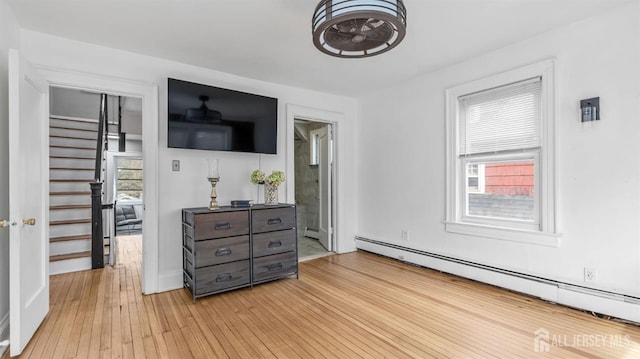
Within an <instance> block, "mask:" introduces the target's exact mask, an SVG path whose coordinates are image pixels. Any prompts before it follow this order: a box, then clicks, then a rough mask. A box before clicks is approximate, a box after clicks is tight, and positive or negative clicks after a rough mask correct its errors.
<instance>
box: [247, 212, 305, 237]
mask: <svg viewBox="0 0 640 359" xmlns="http://www.w3.org/2000/svg"><path fill="white" fill-rule="evenodd" d="M251 213H252V214H251V225H252V228H253V233H261V232H270V231H278V230H282V229H289V228H295V227H296V208H295V207H285V208H268V209H259V210H254V211H252V212H251Z"/></svg>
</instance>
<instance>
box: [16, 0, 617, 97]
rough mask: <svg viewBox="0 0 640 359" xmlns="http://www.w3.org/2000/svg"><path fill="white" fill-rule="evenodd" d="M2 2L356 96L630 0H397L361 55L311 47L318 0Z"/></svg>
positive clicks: (31, 20) (136, 47)
mask: <svg viewBox="0 0 640 359" xmlns="http://www.w3.org/2000/svg"><path fill="white" fill-rule="evenodd" d="M7 1H8V3H9V5H10V6H11V8H12V10H13V12H14V14H15V15H16V17H17V18H18V21H19V23H20V25H21V26H22V27H23V28H26V29H30V30H34V31H40V32H45V33H49V34H53V35H58V36H61V37H66V38H70V39H75V40H80V41H85V42H91V43H95V44H99V45H104V46H108V47H113V48H118V49H123V50H128V51H131V52H135V53H140V54H145V55H151V56H156V57H161V58H166V59H171V60H175V61H179V62H184V63H189V64H193V65H199V66H203V67H208V68H212V69H215V70H219V71H223V72H228V73H233V74H237V75H241V76H246V77H250V78H254V79H259V80H264V81H269V82H275V83H281V84H286V85H291V86H296V87H302V88H309V89H314V90H318V91H322V92H328V93H334V94H340V95H347V96H353V97H358V96H360V95H362V94H365V93H367V92H370V91H372V90H374V89H376V88H378V87H379V86H385V85H388V84H391V83H394V82H397V81H401V80H404V79H407V78H410V77H413V76H415V75H417V74H420V73H425V72H429V71H433V70H435V69H438V68H441V67H443V66H446V65H448V64H453V63H456V62H460V61H463V60H464V59H467V58H469V57H472V56H476V55H478V54H482V53H484V52H487V51H491V50H493V49H497V48H500V47H503V46H506V45H508V44H511V43H514V42H517V41H519V40H522V39H525V38H528V37H531V36H534V35H536V34H538V33H541V32H545V31H548V30H550V29H553V28H556V27H559V26H562V25H565V24H568V23H571V22H575V21H578V20H581V19H585V18H588V17H590V16H594V15H596V14H598V13H601V12H604V11H606V10H608V9H610V8H613V7H615V6H618V5H620V4H622V3H626V2H629V1H630V0H405V5H406V7H407V23H408V26H407V35H406V37H405V39H404V41H403V42H402V43H401V44H400V45H399V46H398V47H397V48H395V49H393V50H391V51H389V52H387V53H385V54H381V55H378V56H374V57H371V58H366V59H339V58H334V57H331V56H328V55H325V54H323V53H321V52H319V51H318V50H316V49H315V47H314V46H313V44H312V39H311V16H312V13H313V10H314V8H315V6H316V5H317V3H318V1H319V0H128V1H122V0H120V1H116V0H109V1H105V0H75V1H71V0H7Z"/></svg>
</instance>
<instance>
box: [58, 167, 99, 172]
mask: <svg viewBox="0 0 640 359" xmlns="http://www.w3.org/2000/svg"><path fill="white" fill-rule="evenodd" d="M49 169H50V170H60V171H95V169H94V168H75V167H49Z"/></svg>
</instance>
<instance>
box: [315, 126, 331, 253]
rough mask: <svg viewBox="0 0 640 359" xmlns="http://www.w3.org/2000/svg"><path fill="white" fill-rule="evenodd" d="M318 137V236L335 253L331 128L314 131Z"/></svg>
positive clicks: (321, 242)
mask: <svg viewBox="0 0 640 359" xmlns="http://www.w3.org/2000/svg"><path fill="white" fill-rule="evenodd" d="M311 135H312V138H313V136H314V135H317V136H318V186H319V197H320V198H319V201H320V203H319V206H318V215H319V217H320V218H319V221H318V226H319V227H320V228H319V229H318V232H319V233H318V234H319V235H320V238H319V240H320V244H322V246H324V247H325V248H326V249H327V250H328V251H333V241H332V228H331V169H332V167H333V166H332V162H333V161H332V151H331V126H330V125H327V126H324V127H322V128H320V129H317V130H314V131H312V134H311Z"/></svg>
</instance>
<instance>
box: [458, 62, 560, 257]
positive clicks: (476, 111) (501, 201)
mask: <svg viewBox="0 0 640 359" xmlns="http://www.w3.org/2000/svg"><path fill="white" fill-rule="evenodd" d="M447 100H448V108H447V128H448V133H447V136H448V138H447V143H448V145H447V153H448V154H447V164H448V168H449V171H448V172H447V221H446V223H447V231H450V232H457V233H463V234H472V235H477V236H484V237H495V238H500V239H514V240H518V241H525V242H538V241H541V242H542V243H548V244H550V245H555V244H557V239H556V237H555V218H554V216H555V214H554V213H555V198H554V190H553V187H554V165H553V163H554V146H553V132H554V131H553V117H554V116H553V115H554V109H553V62H551V61H548V62H544V63H541V64H537V65H532V66H529V67H526V68H521V69H517V70H513V71H509V72H506V73H502V74H500V75H496V76H493V77H490V78H487V79H483V80H478V81H474V82H471V83H468V84H465V85H461V86H457V87H455V88H453V89H449V90H448V91H447ZM514 233H517V235H514ZM549 234H551V236H550V238H548V237H549V236H547V235H549ZM540 235H542V236H540Z"/></svg>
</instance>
